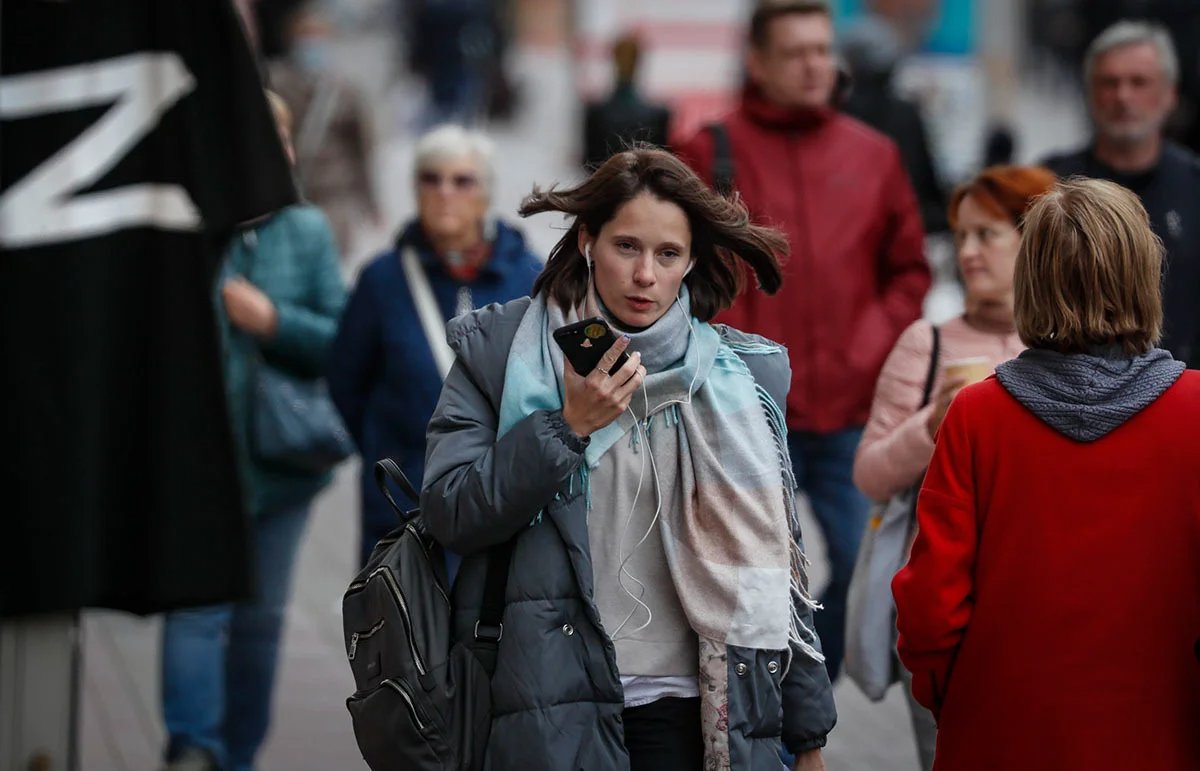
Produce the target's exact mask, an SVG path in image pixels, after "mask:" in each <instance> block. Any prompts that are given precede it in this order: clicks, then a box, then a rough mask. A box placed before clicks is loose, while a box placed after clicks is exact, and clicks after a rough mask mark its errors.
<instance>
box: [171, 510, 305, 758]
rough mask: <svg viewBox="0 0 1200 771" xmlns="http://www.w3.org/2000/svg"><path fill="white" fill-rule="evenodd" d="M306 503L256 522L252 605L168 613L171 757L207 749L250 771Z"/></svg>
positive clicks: (265, 718) (264, 719) (263, 729)
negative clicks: (255, 576) (189, 749)
mask: <svg viewBox="0 0 1200 771" xmlns="http://www.w3.org/2000/svg"><path fill="white" fill-rule="evenodd" d="M307 520H308V504H305V505H303V506H297V507H295V508H289V509H282V510H276V511H268V512H264V513H262V514H261V515H260V516H259V517H258V519H257V520H256V523H255V524H256V528H255V530H256V533H255V537H256V540H257V544H256V551H257V557H258V566H257V575H258V584H257V593H256V596H255V597H254V598H253V599H251V600H247V601H243V602H239V603H235V604H228V605H211V606H208V607H204V608H192V609H189V610H178V611H173V612H171V613H168V614H167V616H166V620H165V623H164V624H163V641H162V709H163V722H165V723H166V726H167V735H168V737H169V745H168V749H167V757H168V759H170V758H172V757H174V756H175V755H176V754H178V753H179V752H180V751H182V750H183V749H185V748H187V747H198V748H201V749H205V750H208V751H209V752H211V753H212V754H213V756H214V757H215V758H216V760H217V762H218V764H219V765H220V767H221V768H222V769H228V770H229V771H251V769H253V768H254V756H255V754H256V753H257V752H258V749H259V747H260V746H261V745H262V742H263V739H264V738H265V737H266V735H267V727H268V726H269V725H270V722H271V693H272V691H273V689H274V684H275V671H276V664H277V661H278V654H279V639H280V636H281V634H282V632H283V617H284V612H285V610H286V608H287V599H288V592H289V589H290V587H291V582H292V581H291V576H292V566H293V564H294V562H295V557H296V551H297V547H298V546H299V543H300V537H301V536H302V535H303V533H304V525H305V523H306V522H307Z"/></svg>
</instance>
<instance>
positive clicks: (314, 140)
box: [295, 75, 338, 168]
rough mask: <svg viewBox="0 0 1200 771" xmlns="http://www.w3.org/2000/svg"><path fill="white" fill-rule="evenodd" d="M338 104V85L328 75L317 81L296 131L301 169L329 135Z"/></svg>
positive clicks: (297, 153)
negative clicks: (302, 120) (302, 119)
mask: <svg viewBox="0 0 1200 771" xmlns="http://www.w3.org/2000/svg"><path fill="white" fill-rule="evenodd" d="M337 103H338V84H337V81H336V80H334V78H333V77H332V76H330V75H326V76H325V77H322V78H321V79H320V80H318V81H317V87H316V91H315V92H314V93H313V98H312V101H311V102H309V103H308V109H307V110H306V111H305V113H304V122H303V123H301V124H300V127H299V129H298V130H297V131H296V143H295V147H296V157H297V158H298V159H299V160H300V164H299V165H300V166H301V167H302V168H303V167H304V166H305V165H306V164H305V161H308V160H310V159H312V157H313V156H315V155H316V154H317V151H318V150H319V149H320V148H321V144H322V143H323V142H324V141H325V135H326V134H328V133H329V125H330V124H331V123H332V122H333V115H334V110H335V109H336V108H337Z"/></svg>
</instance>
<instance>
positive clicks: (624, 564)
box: [583, 244, 700, 641]
mask: <svg viewBox="0 0 1200 771" xmlns="http://www.w3.org/2000/svg"><path fill="white" fill-rule="evenodd" d="M583 257H584V261H585V262H586V263H587V268H588V286H589V287H591V291H595V284H594V279H593V276H592V246H591V244H585V245H584V247H583ZM694 267H696V258H695V257H693V258H692V259H691V260H690V261H689V262H688V266H687V268H686V269H685V270H684V271H683V275H684V277H685V278H686V277H687V274H689V273H691V272H692V268H694ZM675 306H676V307H677V308H679V312H680V313H682V314H683V315H684V318H685V321H686V322H687V325H688V336H689V337H691V336H692V335H694V334H695V332H694V330H693V329H692V323H691V319H690V318H688V314H687V311H686V310H685V309H684V307H683V304H682V303H680V302H679V296H678V295H676V297H675ZM699 374H700V368H699V367H697V368H696V371H695V372H693V373H692V382H691V383H689V384H688V390H687V400H686V401H685V400H683V399H669V400H667V401H665V402H663V403H662V404H659V405H657V406H656V407H655V408H654V412H655V413H656V414H657V413H658V411H659V410H661V409H663V408H664V407H667V406H670V405H672V404H678V405H689V404H691V403H692V390H693V389H694V388H695V387H696V378H697V377H698V376H699ZM642 399H643V403H644V404H645V408H644V413H643V414H645V416H646V418H647V419H648V418H649V417H650V395H649V393H647V391H646V381H645V380H643V381H642ZM625 409H626V411H627V412H628V413H629V415H630V417H632V418H633V425H634V428H635V429H636V430H637V432H638V437H639V440H640V442H641V445H642V447H644V448H645V452H646V455H649V456H650V472H651V473H652V474H653V475H654V516H653V517H651V519H650V524H649V526H648V527H647V528H646V532H645V533H643V534H642V537H641V538H640V539H638V542H637V543H636V544H634V545H633V548H632V549H631V550H630V552H629V554H628V555H627V556H625V557H622V558H621V566H620V568H619V569H618V570H617V583H618V584H620V586H621V590H622V591H624V592H625V594H627V595H628V596H629V598H630V599H631V600H633V601H634V602H635V603H637V606H636V607H634V608H633V609H632V610H630V611H629V614H628V615H627V616H625V619H624V620H623V621H621V623H620V624H618V625H617V628H616V629H614V630H613V632H612V634H611V635H610V637H611V638H612V639H613V640H614V641H615V640H616V639H617V635H619V634H620V633H621V630H622V629H624V628H625V625H626V624H628V623H629V622H630V621H631V620H632V619H633V617H634V615H635V614H636V613H637V611H638V607H640V608H642V609H644V610H645V611H646V621H645V623H643V624H642V625H641V626H639V627H638V628H637V629H634V630H632V631H631V632H630V633H629V635H628V636H629V637H632V636H633V635H635V634H637V633H638V632H640V631H642V630H643V629H646V628H647V627H649V626H650V624H651V623H652V622H653V621H654V611H653V610H651V609H650V606H649V605H647V604H646V603H645V602H643V601H642V597H644V596H645V594H646V585H645V584H644V583H642V582H641V581H639V580H638V579H637V577H636V576H634V575H633V573H631V572H629V569H628V565H629V561H630V560H631V559H633V555H634V554H636V553H637V550H638V549H639V548H641V546H642V544H644V543H645V542H646V541H647V540H648V539H649V538H650V536H651V534H652V533H653V532H654V528H655V527H657V526H658V518H659V517H660V516H661V515H662V484H661V482H660V481H659V477H658V464H657V463H656V462H655V460H654V451H653V450H652V449H651V447H650V437H649V436H647V434H646V431H645V429H643V427H642V421H641V420H638V417H637V415H636V414H635V413H634V412H633V407H632V405H630V406H629V407H626V408H625ZM645 475H646V456H645V455H643V456H642V464H641V469H640V470H639V472H638V484H637V490H636V491H635V492H634V494H633V503H632V504H630V506H629V517H628V518H627V519H626V520H625V526H624V527H623V528H622V530H621V538H620V540H619V541H618V542H617V543H618V549H620V550H624V543H625V537H626V535H628V533H629V526H630V525H631V524H632V523H633V512H634V510H635V509H636V508H637V502H638V499H639V498H640V497H641V495H642V483H643V482H644V481H645ZM625 578H628V579H629V580H630V581H632V582H633V583H634V584H636V585H637V594H634V592H631V591H630V590H629V588H628V587H626V586H625V581H624V579H625Z"/></svg>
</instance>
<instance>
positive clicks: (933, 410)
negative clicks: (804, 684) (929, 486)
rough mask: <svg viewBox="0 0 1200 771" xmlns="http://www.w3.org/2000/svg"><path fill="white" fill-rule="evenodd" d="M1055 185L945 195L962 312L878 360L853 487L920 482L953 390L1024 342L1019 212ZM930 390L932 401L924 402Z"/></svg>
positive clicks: (1027, 181) (1034, 174)
mask: <svg viewBox="0 0 1200 771" xmlns="http://www.w3.org/2000/svg"><path fill="white" fill-rule="evenodd" d="M1053 185H1054V175H1053V174H1051V173H1050V172H1049V171H1046V170H1045V169H1042V168H1038V167H1036V166H1001V167H993V168H989V169H984V170H983V171H982V172H980V173H979V174H978V175H977V176H976V177H975V178H974V179H971V180H969V181H968V182H966V183H965V184H964V185H962V186H961V187H959V188H958V189H957V190H955V191H954V193H953V194H952V195H951V197H950V211H949V217H948V219H949V222H950V228H951V230H952V231H953V233H954V241H955V244H956V246H957V251H958V264H959V268H960V269H961V271H962V275H963V283H964V284H965V286H966V311H965V312H964V313H963V315H962V316H959V317H958V318H955V319H951V320H950V321H947V322H945V323H943V324H940V325H938V326H937V327H936V328H935V327H934V326H933V325H932V324H930V323H929V322H928V321H916V322H914V323H913V324H912V325H911V326H910V327H909V328H908V329H906V330H905V331H904V334H902V335H901V336H900V339H899V340H898V341H896V347H895V348H893V349H892V353H891V355H889V356H888V359H887V362H886V363H885V364H884V365H883V371H882V372H880V373H879V382H878V384H877V385H876V387H875V400H874V402H873V403H872V404H871V417H870V419H869V420H868V421H867V427H866V430H865V431H863V439H862V443H861V444H859V446H858V453H857V455H856V456H855V459H854V484H856V485H857V486H858V489H860V490H862V491H863V493H864V494H865V495H866V496H867V497H869V498H871V500H874V501H887V500H888V499H890V498H891V497H892V496H894V495H897V494H899V493H901V492H903V491H905V490H908V489H910V488H912V487H913V485H916V484H919V483H920V481H921V477H922V476H923V475H924V473H925V468H926V466H928V465H929V459H930V458H931V457H933V439H934V437H935V436H936V435H937V430H938V426H940V425H941V423H942V419H943V417H945V415H946V410H947V408H949V406H950V402H951V401H952V400H953V399H954V396H955V394H957V393H958V392H959V391H960V390H962V388H963V387H964V386H966V385H968V382H969V381H968V378H979V377H980V376H981V375H986V374H987V373H988V372H990V371H991V370H992V369H994V368H995V366H996V365H997V364H999V363H1000V362H1003V361H1008V360H1009V359H1011V358H1013V357H1014V356H1016V355H1017V354H1018V353H1020V352H1021V350H1022V349H1023V348H1024V347H1025V346H1024V344H1023V343H1021V340H1020V338H1019V337H1018V336H1017V328H1016V322H1015V321H1014V320H1013V267H1014V265H1016V262H1017V249H1018V247H1019V246H1020V244H1021V231H1020V228H1021V218H1022V217H1023V216H1024V214H1025V211H1026V210H1027V209H1028V208H1029V205H1030V204H1031V203H1033V201H1034V200H1035V199H1036V198H1037V197H1038V196H1039V195H1042V194H1043V193H1045V192H1046V191H1047V190H1049V189H1050V188H1051V187H1053ZM935 334H936V335H937V338H938V339H937V342H936V345H935V341H934V335H935ZM935 356H936V360H934V359H933V357H935ZM968 363H969V365H970V366H966V365H967V364H968ZM956 371H957V373H961V374H956ZM931 373H932V374H933V375H934V378H933V380H932V381H929V376H930V374H931ZM972 373H973V374H972ZM927 387H928V388H929V395H930V397H931V398H930V400H929V403H928V404H922V400H923V397H924V395H925V392H926V388H927ZM913 535H915V531H914V533H913ZM888 580H889V582H890V580H891V576H889V577H888ZM905 690H906V692H907V689H905ZM909 707H910V708H911V710H912V721H913V730H914V731H915V733H916V738H917V750H918V752H919V753H920V758H921V766H922V768H925V769H930V768H932V767H933V749H934V741H935V737H936V731H937V729H936V726H935V724H934V722H933V718H932V716H931V715H930V714H929V712H928V710H926V709H925V708H924V707H922V706H920V705H919V704H917V703H916V702H914V701H911V700H910V703H909Z"/></svg>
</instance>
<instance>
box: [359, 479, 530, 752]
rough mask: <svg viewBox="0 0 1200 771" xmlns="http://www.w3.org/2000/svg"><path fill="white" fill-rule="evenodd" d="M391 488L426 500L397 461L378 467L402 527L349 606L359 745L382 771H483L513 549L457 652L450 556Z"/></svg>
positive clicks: (490, 578)
mask: <svg viewBox="0 0 1200 771" xmlns="http://www.w3.org/2000/svg"><path fill="white" fill-rule="evenodd" d="M389 479H390V480H391V481H392V482H394V483H395V484H396V486H397V487H399V488H400V489H401V490H402V491H403V492H404V493H405V494H407V495H408V496H409V497H411V498H412V499H413V500H414V501H416V500H418V499H417V493H416V490H414V489H413V487H412V485H411V484H410V483H409V481H408V479H407V478H406V477H405V476H404V474H403V472H401V471H400V468H399V467H398V466H397V465H396V463H395V462H394V461H392V460H390V459H385V460H381V461H379V462H378V463H376V464H375V481H376V483H377V484H378V485H379V488H380V490H382V491H383V494H384V496H386V497H387V499H388V502H389V503H391V505H392V508H394V509H395V510H396V513H397V515H398V516H399V517H400V526H399V527H398V528H396V529H395V530H393V531H392V532H390V533H388V535H387V536H385V537H384V538H383V539H382V540H380V541H379V543H378V544H376V545H375V549H374V551H372V552H371V557H370V559H369V560H367V565H366V567H364V568H363V569H362V570H361V571H359V573H358V575H357V576H355V578H354V582H353V583H351V584H350V587H349V588H348V589H347V590H346V594H345V596H344V597H343V598H342V626H343V629H344V631H345V635H346V657H347V658H348V659H349V660H350V669H351V670H352V671H353V672H354V681H355V685H356V686H357V688H356V691H355V693H354V695H353V696H351V697H350V698H349V699H347V700H346V707H347V709H349V710H350V717H351V719H352V721H353V723H354V736H355V738H356V739H357V741H358V748H359V750H360V751H361V752H362V755H363V759H364V760H365V761H366V762H367V765H368V766H370V767H371V769H372V771H427V770H428V771H433V770H434V769H436V770H437V771H475V770H476V769H481V768H482V767H483V757H484V754H485V751H486V749H487V740H488V733H489V731H490V729H491V675H492V672H493V671H494V670H495V666H496V651H497V649H498V647H499V643H500V638H501V636H502V635H503V632H504V628H503V626H502V624H501V616H502V614H503V612H504V590H505V586H506V583H507V579H508V567H509V562H510V559H511V557H512V546H513V542H512V541H509V542H507V543H504V544H501V545H499V546H495V547H493V548H492V550H491V552H490V553H489V556H488V571H487V579H486V584H485V586H484V594H483V606H482V609H481V611H480V614H479V620H478V622H477V623H476V624H475V634H474V639H473V640H467V641H463V642H457V643H456V642H454V633H453V626H452V613H453V608H452V606H451V602H450V593H449V589H448V587H449V582H448V581H447V578H446V565H445V559H444V553H443V551H442V547H441V546H440V545H438V544H437V543H436V542H435V541H434V540H433V538H432V537H430V535H429V533H428V532H427V530H426V529H425V525H424V522H423V521H422V519H421V517H420V516H419V512H418V511H416V510H412V511H404V510H403V509H401V508H400V507H399V506H398V505H397V504H396V501H395V499H394V498H393V497H392V494H391V491H390V490H389V489H388V484H387V483H388V481H389Z"/></svg>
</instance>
